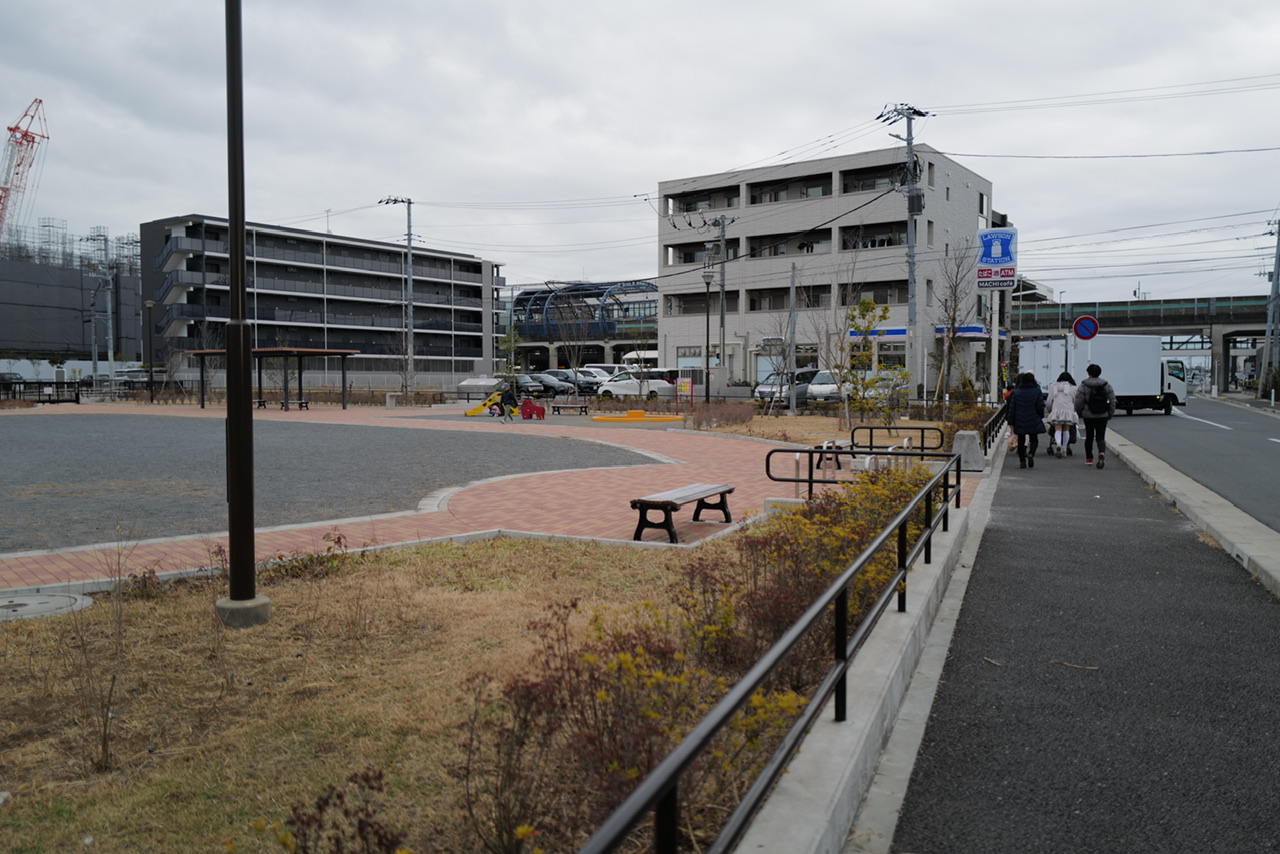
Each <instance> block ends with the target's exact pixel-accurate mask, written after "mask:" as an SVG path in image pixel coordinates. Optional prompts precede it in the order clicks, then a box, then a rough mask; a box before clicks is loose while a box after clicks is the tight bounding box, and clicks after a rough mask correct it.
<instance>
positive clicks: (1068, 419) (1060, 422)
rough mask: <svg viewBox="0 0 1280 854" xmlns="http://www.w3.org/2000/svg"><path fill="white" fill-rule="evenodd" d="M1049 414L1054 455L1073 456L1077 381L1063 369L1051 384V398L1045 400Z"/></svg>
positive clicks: (1047, 419)
mask: <svg viewBox="0 0 1280 854" xmlns="http://www.w3.org/2000/svg"><path fill="white" fill-rule="evenodd" d="M1045 408H1046V409H1047V410H1048V412H1049V414H1048V415H1047V416H1046V417H1045V420H1046V421H1048V422H1049V425H1050V426H1051V427H1053V441H1054V444H1053V455H1054V456H1056V457H1059V458H1061V457H1063V456H1068V457H1069V456H1071V433H1072V431H1074V430H1075V428H1076V381H1075V377H1073V376H1071V374H1069V373H1067V372H1066V371H1063V372H1062V373H1060V374H1058V378H1057V379H1056V380H1054V381H1053V382H1052V383H1050V384H1049V399H1048V400H1047V401H1046V402H1045Z"/></svg>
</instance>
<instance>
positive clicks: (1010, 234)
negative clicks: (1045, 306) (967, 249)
mask: <svg viewBox="0 0 1280 854" xmlns="http://www.w3.org/2000/svg"><path fill="white" fill-rule="evenodd" d="M1017 279H1018V230H1017V229H1016V228H984V229H980V230H979V231H978V287H980V288H1012V287H1013V286H1014V285H1015V284H1016V283H1017Z"/></svg>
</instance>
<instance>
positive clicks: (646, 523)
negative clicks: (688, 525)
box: [632, 507, 697, 543]
mask: <svg viewBox="0 0 1280 854" xmlns="http://www.w3.org/2000/svg"><path fill="white" fill-rule="evenodd" d="M650 510H661V511H662V514H663V519H662V521H661V522H655V521H654V520H652V519H650V518H649V511H650ZM694 518H695V519H696V518H697V516H694ZM646 528H661V529H662V530H664V531H666V532H667V536H668V537H670V538H671V542H673V543H678V542H680V539H679V538H678V537H677V536H676V526H675V523H674V522H673V521H671V508H670V507H641V508H640V521H639V522H637V523H636V535H635V536H634V537H632V539H634V540H638V539H640V537H641V535H642V534H643V533H644V531H645V529H646Z"/></svg>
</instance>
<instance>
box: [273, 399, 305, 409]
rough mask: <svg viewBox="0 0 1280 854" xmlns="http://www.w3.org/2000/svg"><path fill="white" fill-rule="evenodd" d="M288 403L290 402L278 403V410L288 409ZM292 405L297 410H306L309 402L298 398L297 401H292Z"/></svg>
mask: <svg viewBox="0 0 1280 854" xmlns="http://www.w3.org/2000/svg"><path fill="white" fill-rule="evenodd" d="M289 403H290V401H287V400H282V401H280V408H281V409H288V408H289ZM292 403H293V405H294V406H296V407H298V408H299V409H308V406H307V404H308V403H309V401H306V400H302V399H301V398H299V399H298V400H295V401H292ZM308 411H309V410H308Z"/></svg>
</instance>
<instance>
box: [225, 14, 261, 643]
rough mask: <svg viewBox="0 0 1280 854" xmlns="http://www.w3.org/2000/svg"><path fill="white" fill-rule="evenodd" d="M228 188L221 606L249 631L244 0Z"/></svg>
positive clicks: (235, 25) (229, 619)
mask: <svg viewBox="0 0 1280 854" xmlns="http://www.w3.org/2000/svg"><path fill="white" fill-rule="evenodd" d="M226 13H227V34H226V38H227V188H228V212H227V226H228V235H227V239H228V243H229V250H230V260H231V270H230V273H231V277H230V286H231V306H230V321H229V322H228V323H227V518H228V529H227V530H228V534H229V548H228V550H227V558H228V571H229V574H230V581H231V590H230V594H231V595H230V597H229V599H223V600H220V601H219V602H218V612H219V616H220V617H221V619H222V622H223V623H225V624H227V625H229V626H232V627H236V628H244V627H248V626H253V625H259V624H261V623H265V622H267V620H268V619H270V616H271V604H270V600H268V599H266V598H265V597H259V596H257V595H256V589H255V584H256V579H255V578H254V531H253V408H252V402H253V389H252V385H251V378H250V363H251V362H252V360H253V353H252V351H251V349H250V337H249V336H250V333H251V330H250V328H249V323H248V311H247V300H246V299H245V291H246V284H245V283H246V280H247V278H248V276H247V271H248V265H247V264H246V262H245V214H244V208H245V204H244V77H243V61H242V55H241V54H242V51H241V44H242V40H241V16H240V0H226Z"/></svg>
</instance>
